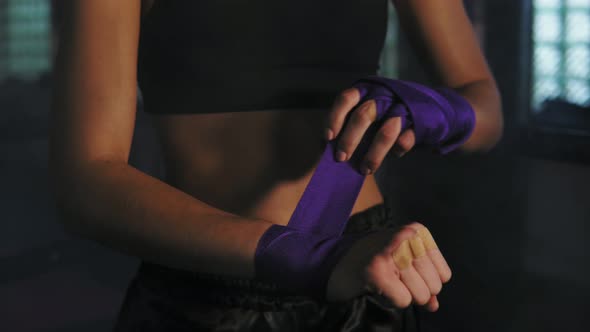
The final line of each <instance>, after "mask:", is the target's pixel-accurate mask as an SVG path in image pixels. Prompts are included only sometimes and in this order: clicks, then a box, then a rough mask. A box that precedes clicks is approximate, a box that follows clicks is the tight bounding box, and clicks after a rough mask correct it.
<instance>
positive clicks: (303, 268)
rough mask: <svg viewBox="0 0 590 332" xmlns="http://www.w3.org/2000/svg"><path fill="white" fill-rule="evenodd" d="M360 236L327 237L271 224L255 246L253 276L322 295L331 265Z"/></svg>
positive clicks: (334, 263)
mask: <svg viewBox="0 0 590 332" xmlns="http://www.w3.org/2000/svg"><path fill="white" fill-rule="evenodd" d="M360 237H362V235H359V234H355V235H345V236H331V235H325V234H324V235H322V234H317V233H310V232H306V231H300V230H297V229H293V228H291V227H289V226H281V225H272V226H271V227H270V228H269V229H268V230H267V231H266V232H265V233H264V234H263V235H262V237H261V238H260V241H259V242H258V247H257V248H256V256H255V257H256V260H255V268H256V278H257V279H259V280H262V281H265V282H269V283H275V284H278V285H279V286H280V287H281V288H283V289H288V290H289V291H290V292H293V293H300V294H309V295H312V296H314V297H317V298H319V299H324V298H325V292H326V287H327V284H328V280H329V278H330V275H331V272H332V270H333V269H334V266H335V265H336V263H338V261H339V260H340V258H341V257H342V256H343V255H344V254H345V253H346V252H347V251H348V249H350V247H351V246H352V245H353V244H354V243H355V242H356V240H358V239H359V238H360Z"/></svg>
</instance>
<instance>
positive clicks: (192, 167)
mask: <svg viewBox="0 0 590 332" xmlns="http://www.w3.org/2000/svg"><path fill="white" fill-rule="evenodd" d="M198 2H200V1H198ZM198 2H196V1H190V2H189V1H186V2H183V1H181V0H172V1H171V0H166V1H161V2H158V1H156V4H155V6H154V7H152V8H151V9H150V11H149V12H148V14H147V15H148V18H147V19H148V20H147V22H148V23H147V24H148V25H149V27H147V28H146V29H143V28H144V27H145V24H144V25H142V42H141V43H142V45H143V46H142V45H140V55H139V58H140V60H139V73H138V75H139V82H140V86H141V88H142V90H143V93H144V101H145V107H146V109H147V110H148V111H149V112H151V113H160V114H157V115H154V116H153V117H152V119H153V120H154V123H155V126H156V128H157V131H158V134H159V138H160V140H161V144H162V150H163V155H164V161H165V166H166V172H167V173H166V181H167V182H168V183H170V184H171V185H173V186H175V187H177V188H179V189H181V190H183V191H185V192H187V193H188V194H190V195H192V196H194V197H195V198H196V199H199V200H201V201H203V202H205V203H208V204H210V205H211V206H214V207H216V208H219V209H222V210H225V211H228V212H231V213H234V214H237V215H241V216H246V217H253V218H261V219H265V220H268V221H272V222H274V223H279V224H286V223H287V222H288V220H289V218H290V216H291V214H292V212H293V210H294V208H295V206H296V205H297V202H298V201H299V198H300V196H301V194H302V193H303V191H304V190H305V187H306V185H307V182H308V181H309V179H310V178H311V175H312V174H313V171H314V169H315V165H316V164H317V162H318V161H319V157H320V155H321V153H322V152H323V149H324V148H325V144H326V142H325V140H324V138H323V135H324V130H325V125H326V118H327V114H328V113H327V112H328V111H329V107H328V106H326V105H327V104H326V100H325V97H326V96H330V98H333V97H335V94H334V95H333V96H332V95H331V94H332V93H334V92H335V91H337V90H335V88H334V86H337V88H338V89H342V88H344V87H346V86H345V85H344V83H343V82H349V81H350V82H352V80H353V79H357V78H359V77H360V75H362V74H363V73H367V74H371V73H372V72H374V71H375V70H376V68H377V62H378V51H379V50H380V49H381V46H382V38H381V37H382V36H380V34H383V36H384V33H385V31H384V30H385V24H384V22H383V24H381V23H379V24H377V25H376V26H372V27H371V28H370V29H369V31H367V32H366V33H368V34H371V33H377V34H378V36H376V39H374V38H375V37H372V38H373V39H372V40H371V41H369V44H367V41H366V40H359V38H360V37H362V35H363V33H361V34H360V35H359V34H356V35H355V37H356V39H357V40H354V39H352V40H348V39H347V38H346V36H344V37H343V36H342V35H337V36H334V34H337V33H345V32H342V31H338V27H343V26H346V25H348V29H345V31H351V30H350V29H352V30H354V29H359V28H360V27H362V26H363V22H360V23H359V22H351V19H352V18H354V17H355V16H354V15H355V14H354V13H352V11H353V10H355V8H356V9H358V6H359V4H360V3H362V1H359V0H344V2H341V1H332V0H329V1H319V2H317V4H318V5H316V6H315V7H317V8H319V7H321V8H323V9H322V10H323V11H325V10H326V8H328V7H326V6H328V5H330V6H332V7H333V8H334V15H343V17H342V20H334V18H330V19H327V21H330V22H328V23H330V25H332V26H331V27H330V26H328V27H321V26H320V27H316V28H313V29H315V30H316V32H317V33H318V34H319V39H314V41H315V44H310V45H309V47H310V48H314V49H313V50H311V51H309V52H305V51H297V50H296V49H295V48H291V47H292V46H290V45H293V44H297V43H298V42H300V43H304V44H305V43H310V42H311V39H306V38H311V37H310V32H311V30H310V28H309V27H308V28H307V29H304V30H305V31H303V32H302V34H301V35H298V34H297V31H296V29H294V27H295V26H296V24H301V25H302V26H303V25H305V24H306V23H310V22H309V21H308V22H305V20H303V18H304V17H303V16H305V17H307V18H308V19H309V18H310V17H315V16H314V15H311V16H309V11H312V10H313V9H314V8H315V7H314V6H313V2H310V1H303V2H301V6H303V8H299V9H298V10H297V11H295V12H294V13H293V15H300V16H302V18H301V20H300V21H298V19H297V17H291V16H290V14H289V15H288V14H284V13H283V14H281V15H283V17H284V18H286V17H289V24H290V25H289V24H287V26H288V28H287V30H288V31H289V33H290V34H291V35H290V36H288V37H285V40H284V41H280V40H279V39H276V36H279V37H280V35H281V34H280V32H281V31H280V29H281V27H283V26H284V25H281V22H280V21H277V19H276V18H273V19H269V17H273V16H274V15H272V13H267V14H264V13H261V11H265V10H266V9H265V7H264V6H270V4H272V2H271V1H266V0H264V1H263V0H258V1H255V2H254V3H255V4H256V6H254V5H252V6H253V7H254V9H251V7H248V6H246V7H244V6H245V4H246V2H241V1H230V2H229V3H233V4H234V6H235V7H236V10H237V9H239V10H241V11H242V13H241V14H239V11H238V12H237V13H236V12H231V13H229V12H228V13H223V12H219V11H220V10H228V9H229V8H231V7H228V6H218V5H208V6H205V5H202V4H201V5H195V3H198ZM281 2H282V1H281ZM371 2H372V3H373V4H372V6H373V7H372V9H371V10H372V11H373V12H375V11H376V10H377V8H380V7H379V6H378V5H379V4H381V3H383V1H382V0H375V1H371ZM160 3H161V4H164V3H168V5H160V7H158V4H160ZM200 3H203V2H200ZM209 3H210V4H213V3H217V2H211V1H210V2H209ZM247 3H251V2H247ZM282 3H283V2H282ZM284 3H287V2H284ZM289 3H293V2H289ZM295 3H297V2H295ZM339 3H340V4H341V5H340V6H338V5H339ZM189 4H192V5H189ZM319 4H321V6H320V5H319ZM344 4H347V5H346V6H344V9H343V5H344ZM182 6H188V7H190V8H187V9H193V10H194V9H196V8H192V7H199V9H202V10H205V9H207V10H213V12H211V13H210V15H212V17H208V21H207V22H205V23H206V24H205V23H204V22H200V23H197V24H196V27H195V25H194V24H193V23H191V21H190V20H188V17H190V15H188V16H187V13H186V12H185V13H176V12H178V11H180V10H181V9H182ZM209 7H211V8H209ZM285 8H286V7H285ZM290 8H291V9H293V8H296V7H290ZM172 9H174V11H173V12H172V11H171V10H172ZM270 9H275V10H276V9H279V8H274V7H269V9H268V10H270ZM283 9H284V8H283ZM154 10H160V11H162V12H153V11H154ZM252 10H254V12H252ZM248 11H251V12H248ZM357 12H359V11H358V10H357ZM360 12H362V15H365V16H366V15H368V14H370V12H367V11H365V10H362V11H360ZM253 13H255V14H256V15H252V14H253ZM164 14H167V15H172V14H174V15H177V14H178V17H176V18H174V17H166V16H163V15H164ZM378 14H379V15H377V18H376V19H377V20H379V19H381V20H382V18H383V15H386V7H384V8H383V12H379V13H378ZM205 15H207V14H206V13H199V14H198V15H195V19H199V18H201V19H202V18H204V17H206V16H205ZM323 15H324V16H325V13H324V14H323ZM150 16H151V17H150ZM150 19H151V21H149V20H150ZM216 19H217V20H219V19H222V20H223V19H226V20H228V21H227V22H226V23H223V24H225V25H226V26H229V27H232V21H231V20H238V21H239V24H243V26H242V27H241V29H242V30H243V29H244V28H246V29H250V27H251V26H253V28H251V29H254V30H248V31H242V32H240V31H239V30H236V31H237V32H236V34H234V33H232V32H231V31H230V30H229V29H227V28H223V29H221V27H222V26H223V24H222V23H220V22H217V21H216ZM254 19H257V20H258V23H255V22H253V23H252V24H250V23H249V22H252V20H254ZM359 19H361V20H362V19H365V20H366V17H365V18H363V17H359ZM175 20H185V21H184V24H186V25H183V24H180V25H179V24H178V22H176V24H175V26H174V29H177V30H182V31H178V34H179V35H178V36H176V37H177V38H178V39H177V40H176V41H175V42H176V43H179V42H183V43H190V44H186V45H183V46H180V47H176V46H174V45H175V44H173V43H168V42H166V45H164V44H162V43H163V41H164V40H169V39H170V37H171V36H170V35H169V34H170V33H171V32H174V30H170V26H165V25H169V24H171V23H170V22H173V21H175ZM265 20H268V22H266V21H265ZM260 21H264V22H260ZM270 23H272V24H274V25H276V27H275V28H274V30H275V31H274V33H273V34H272V35H269V31H266V29H270V27H271V25H269V24H270ZM311 23H314V22H311ZM315 23H318V22H317V21H316V22H315ZM336 23H337V25H338V27H335V26H334V25H335V24H336ZM203 24H205V25H203ZM365 24H366V22H365ZM267 25H268V26H267ZM234 27H235V29H238V28H239V27H238V26H235V25H234ZM158 29H164V30H158ZM191 29H199V30H198V31H195V30H191ZM203 29H210V32H211V33H212V34H214V35H215V36H214V37H216V38H217V37H219V38H220V39H219V40H211V39H207V38H208V36H207V35H206V34H205V33H204V32H203V31H202V30H203ZM220 29H221V30H220ZM276 30H279V31H276ZM332 30H333V31H332ZM341 30H342V29H341ZM159 31H164V32H165V34H160V32H159ZM220 31H222V32H220ZM257 33H258V34H260V33H264V34H265V36H266V37H265V38H268V40H264V39H257V37H256V36H257ZM241 35H244V36H246V38H247V39H248V43H249V44H250V45H251V44H254V45H253V46H255V47H256V48H258V49H257V50H255V51H248V49H247V48H246V47H247V46H248V44H241V42H240V38H239V36H241ZM163 36H165V37H163ZM191 38H195V41H194V42H191ZM261 38H262V37H261ZM289 38H290V39H291V41H292V43H289ZM322 38H323V40H322ZM380 38H381V39H380ZM146 40H147V41H146ZM261 40H262V41H261ZM345 42H350V43H357V44H358V45H360V47H358V48H355V47H354V46H353V47H351V46H350V45H346V47H344V46H345V44H344V43H345ZM224 43H226V44H227V43H229V44H231V45H229V46H228V45H226V44H224ZM272 43H278V44H277V45H271V44H272ZM322 44H323V45H324V46H322ZM146 45H147V46H146ZM232 45H233V46H232ZM275 46H276V47H275ZM297 46H301V45H297ZM166 47H174V48H176V49H172V50H166V51H162V50H163V49H166ZM273 47H275V48H273ZM323 47H324V48H325V51H324V49H323ZM362 47H364V48H365V50H366V52H369V53H370V55H369V57H368V58H367V57H366V56H364V55H362V52H363V49H362ZM233 48H235V49H233ZM260 48H264V50H263V51H264V52H261V50H260ZM353 49H354V50H355V54H353V55H348V56H347V55H339V54H340V52H346V51H348V52H350V50H353ZM238 50H241V51H242V52H241V53H239V54H238V53H236V54H233V55H231V54H229V57H228V54H224V55H223V56H221V52H228V51H232V52H237V51H238ZM318 50H321V52H319V51H318ZM275 51H276V52H275ZM286 51H293V52H295V53H294V54H293V55H290V54H289V53H288V52H286ZM268 52H273V53H272V54H270V55H268V56H267V57H263V58H262V59H259V58H258V57H260V56H262V54H264V53H267V54H268ZM178 53H182V54H181V55H180V56H179V55H178ZM278 53H280V56H277V55H276V54H278ZM152 54H156V55H154V56H152ZM243 54H245V55H243ZM375 54H377V56H376V55H375ZM216 56H219V59H218V61H217V63H215V61H213V60H214V58H215V57H216ZM336 56H338V57H336ZM232 57H233V58H234V59H235V60H236V61H232ZM197 58H198V59H197ZM191 59H194V61H193V60H191ZM331 59H333V60H334V62H333V63H334V66H335V67H333V68H330V67H329V65H330V64H329V61H330V60H331ZM265 60H268V61H265ZM230 61H232V62H231V64H230ZM361 62H367V63H361ZM371 62H372V63H371ZM236 64H238V66H236ZM269 64H270V65H272V66H271V67H272V68H271V67H269V66H268V65H269ZM224 65H225V66H224ZM228 66H229V68H225V67H228ZM314 66H316V67H317V68H316V69H317V72H322V71H325V69H326V68H327V69H328V72H322V73H321V77H319V76H318V78H317V79H315V81H318V80H319V81H321V80H322V79H326V80H328V81H329V80H331V78H332V77H336V76H337V75H342V76H343V77H341V78H338V79H337V83H336V82H335V83H334V84H333V85H331V86H332V88H331V89H334V90H333V91H329V92H328V91H327V90H323V91H320V93H319V95H321V97H320V98H319V99H318V98H315V97H312V98H311V99H309V101H310V102H309V103H306V99H305V97H303V98H299V97H297V98H287V99H285V98H283V99H281V98H279V99H276V98H275V99H274V100H275V101H276V103H275V104H273V103H272V102H271V103H269V104H268V105H263V104H261V103H260V102H261V101H262V102H263V101H264V100H265V97H267V96H266V95H265V91H266V89H269V87H271V86H273V85H275V86H281V84H282V83H281V82H287V81H288V82H292V80H293V79H294V78H293V77H292V76H284V77H280V78H279V79H278V80H277V81H276V82H272V81H267V80H265V78H266V77H272V76H273V75H275V74H277V73H278V74H277V75H279V76H280V75H282V74H281V73H282V72H289V71H292V72H295V73H298V72H306V71H309V72H313V71H314ZM242 68H243V71H242ZM269 68H270V69H269ZM277 68H278V69H277ZM281 68H284V71H282V70H281ZM340 69H342V70H340ZM249 71H251V72H261V73H266V74H261V75H260V77H258V78H256V79H254V80H249V79H248V78H240V75H242V74H243V72H249ZM329 71H334V73H335V74H334V75H331V74H330V73H329ZM269 73H271V74H269ZM336 73H340V74H336ZM342 73H344V74H342ZM209 75H210V76H209ZM261 77H262V78H263V79H260V78H261ZM236 79H237V80H240V82H242V83H240V84H241V85H239V86H235V85H232V84H231V83H229V82H231V81H235V80H236ZM213 80H215V81H216V83H217V84H221V85H220V86H221V87H225V86H227V89H225V90H224V91H221V90H220V89H219V88H216V89H214V90H207V91H204V90H206V89H211V86H214V87H215V84H213V83H214V82H212V81H213ZM209 82H210V83H211V84H209ZM224 82H228V83H227V84H226V83H224ZM261 82H262V83H261ZM326 82H327V81H326ZM316 83H317V82H316ZM298 84H299V85H301V86H313V84H314V79H310V80H309V84H306V81H301V82H299V83H297V84H292V83H288V84H286V85H284V87H283V86H281V87H280V88H278V90H279V91H278V95H282V96H287V95H289V94H290V93H291V91H294V90H290V89H292V88H293V87H296V86H297V85H298ZM322 84H325V82H324V83H322ZM287 85H288V87H287ZM170 87H172V88H170ZM242 87H243V89H242ZM248 88H250V89H251V91H254V92H248V94H245V95H243V94H242V95H240V94H241V93H243V90H244V89H246V90H247V89H248ZM314 89H315V87H314ZM240 91H242V92H240ZM310 91H311V90H310ZM315 91H318V89H315V90H313V91H312V94H313V93H315ZM275 92H276V91H275ZM224 94H225V95H224ZM179 95H182V97H181V98H179ZM251 95H256V96H254V97H252V98H250V96H251ZM276 95H277V94H275V96H276ZM306 95H309V93H308V94H306ZM322 98H323V99H322ZM320 99H322V100H321V102H318V100H320ZM241 100H244V102H243V103H241V104H240V102H241ZM316 102H317V103H316ZM300 104H301V105H300ZM265 106H268V107H265ZM273 106H278V107H273ZM280 106H285V107H280ZM235 107H237V108H240V107H241V108H242V109H238V110H240V112H234V111H233V109H232V108H235ZM244 110H248V111H246V112H243V111H244ZM252 110H256V111H252ZM177 113H184V114H177ZM382 201H383V198H382V196H381V194H380V193H379V190H378V188H377V185H376V182H375V179H374V177H373V176H369V177H367V180H366V181H365V184H364V186H363V188H362V190H361V193H360V195H359V198H358V199H357V202H356V204H355V206H354V208H353V213H355V212H357V211H361V210H364V209H366V208H368V207H370V206H373V205H376V204H379V203H381V202H382Z"/></svg>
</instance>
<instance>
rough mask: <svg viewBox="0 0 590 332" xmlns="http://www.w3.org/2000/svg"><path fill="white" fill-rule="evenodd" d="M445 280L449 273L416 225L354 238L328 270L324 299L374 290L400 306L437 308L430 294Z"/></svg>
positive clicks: (425, 231) (424, 231)
mask: <svg viewBox="0 0 590 332" xmlns="http://www.w3.org/2000/svg"><path fill="white" fill-rule="evenodd" d="M450 278H451V269H450V268H449V266H448V264H447V262H446V261H445V259H444V257H443V255H442V253H441V252H440V250H439V249H438V247H437V245H436V243H435V241H434V239H433V237H432V235H431V234H430V231H429V230H428V229H427V228H426V227H425V226H423V225H422V224H420V223H412V224H409V225H407V226H404V227H402V228H400V229H396V230H388V231H381V232H377V233H373V234H370V235H368V236H366V237H365V238H363V239H360V240H359V241H358V242H357V243H355V245H354V246H353V247H352V248H351V249H350V251H349V252H348V253H347V254H346V255H345V256H344V257H343V258H342V260H341V261H340V262H339V263H338V265H337V266H336V268H335V269H334V271H333V273H332V275H331V277H330V281H329V283H328V290H327V296H328V299H329V300H332V301H339V300H345V299H348V298H351V297H354V296H357V295H360V294H362V292H363V291H370V292H377V293H379V294H381V295H383V296H385V297H386V298H388V299H389V300H390V301H391V302H392V303H393V305H395V306H396V307H400V308H405V307H408V306H409V305H410V304H411V303H416V304H419V305H425V306H426V308H427V309H428V310H430V311H436V310H437V309H438V301H437V299H436V295H437V294H438V293H439V292H440V290H441V288H442V285H443V284H444V283H446V282H448V281H449V280H450Z"/></svg>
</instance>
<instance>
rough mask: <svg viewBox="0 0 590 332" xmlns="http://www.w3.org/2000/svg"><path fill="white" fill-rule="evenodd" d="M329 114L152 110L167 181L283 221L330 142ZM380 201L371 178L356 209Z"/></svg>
mask: <svg viewBox="0 0 590 332" xmlns="http://www.w3.org/2000/svg"><path fill="white" fill-rule="evenodd" d="M327 112H328V110H327V109H326V110H323V109H306V110H300V109H298V110H269V111H266V110H265V111H248V112H226V113H204V114H176V115H169V114H167V115H154V116H153V120H154V123H155V126H156V128H157V131H158V134H159V138H160V141H161V144H162V151H163V154H164V161H165V166H166V179H165V180H166V182H168V183H169V184H171V185H172V186H174V187H176V188H178V189H180V190H182V191H184V192H186V193H188V194H190V195H191V196H193V197H195V198H196V199H198V200H200V201H202V202H204V203H207V204H209V205H211V206H213V207H215V208H218V209H221V210H224V211H226V212H229V213H232V214H235V215H238V216H243V217H248V218H256V219H262V220H267V221H269V222H272V223H275V224H281V225H286V224H287V223H288V221H289V218H290V216H291V214H292V213H293V211H294V209H295V207H296V206H297V203H298V202H299V199H300V197H301V195H302V194H303V192H304V190H305V188H306V186H307V183H308V182H309V180H310V179H311V176H312V174H313V172H314V170H315V167H316V165H317V163H318V162H319V159H320V156H321V154H322V152H323V151H324V148H325V146H326V141H325V139H324V130H325V119H326V116H327ZM382 202H383V197H382V195H381V193H380V191H379V188H378V187H377V183H376V181H375V178H374V177H373V176H372V175H371V176H368V177H367V179H366V181H365V183H364V185H363V187H362V189H361V192H360V195H359V196H358V199H357V201H356V203H355V205H354V207H353V211H352V213H353V214H354V213H357V212H360V211H362V210H365V209H367V208H369V207H372V206H374V205H378V204H380V203H382Z"/></svg>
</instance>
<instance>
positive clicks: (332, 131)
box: [326, 88, 361, 141]
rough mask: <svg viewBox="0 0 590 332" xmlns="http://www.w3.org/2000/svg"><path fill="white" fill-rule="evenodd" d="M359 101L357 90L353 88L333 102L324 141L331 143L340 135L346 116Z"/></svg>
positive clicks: (359, 96)
mask: <svg viewBox="0 0 590 332" xmlns="http://www.w3.org/2000/svg"><path fill="white" fill-rule="evenodd" d="M360 99H361V95H360V92H359V90H357V89H355V88H351V89H347V90H344V91H343V92H342V93H341V94H340V95H339V96H338V97H337V98H336V101H335V102H334V105H333V106H332V110H331V112H330V115H329V116H328V128H327V129H326V139H327V140H329V141H331V140H332V139H334V138H335V137H336V136H338V134H339V133H340V130H342V126H344V121H345V120H346V116H347V115H348V113H349V112H350V111H351V110H352V108H353V107H354V106H355V105H356V104H358V102H359V101H360Z"/></svg>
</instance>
